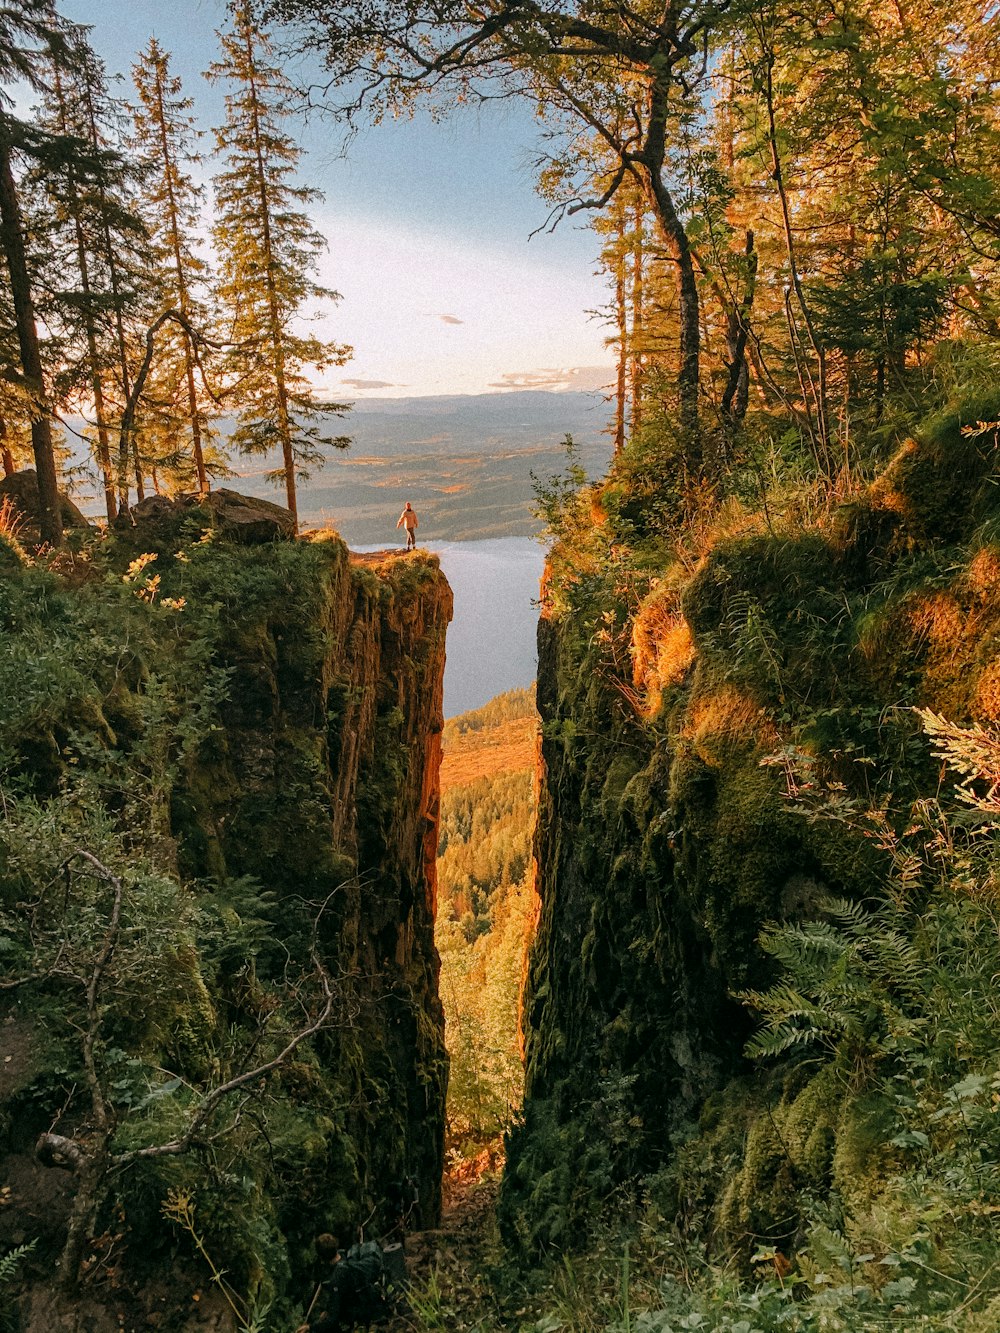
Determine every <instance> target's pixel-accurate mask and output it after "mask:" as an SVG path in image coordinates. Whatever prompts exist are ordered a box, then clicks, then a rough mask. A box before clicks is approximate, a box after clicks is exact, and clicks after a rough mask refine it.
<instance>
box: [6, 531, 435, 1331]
mask: <svg viewBox="0 0 1000 1333" xmlns="http://www.w3.org/2000/svg"><path fill="white" fill-rule="evenodd" d="M190 518H191V515H190V513H189V512H187V513H185V514H182V515H178V514H177V513H176V512H174V511H173V510H171V511H170V512H168V513H166V514H165V516H164V519H163V525H162V527H161V529H160V530H159V536H158V537H157V542H160V541H161V539H162V543H161V545H160V547H159V549H158V553H157V552H156V551H153V552H152V554H153V555H154V556H155V559H153V560H152V561H150V562H147V563H146V565H145V567H144V569H142V570H141V571H138V573H137V572H134V571H131V570H130V566H131V565H132V562H133V561H134V560H135V558H136V548H135V546H134V545H133V542H132V538H133V537H134V532H133V531H132V530H130V531H129V534H128V536H127V537H126V539H125V540H122V541H120V540H119V539H117V538H116V537H115V536H114V535H112V536H111V537H110V538H108V539H106V540H105V541H103V542H102V543H101V550H100V554H99V559H100V561H101V562H103V565H104V570H105V574H106V577H105V578H103V579H100V580H98V579H95V580H93V581H92V582H90V583H87V584H84V585H83V586H82V587H73V586H69V585H67V584H65V583H63V582H62V581H60V579H59V578H58V577H56V576H54V575H53V574H51V573H49V572H47V571H45V570H40V569H34V568H31V569H26V570H25V571H24V572H23V575H22V576H20V577H19V578H18V579H17V580H16V582H15V581H14V580H11V579H0V632H3V633H4V634H5V635H6V636H7V637H6V640H5V645H6V647H7V649H8V657H7V659H5V661H4V662H3V663H0V666H2V667H3V669H4V673H5V674H4V682H5V692H6V694H7V707H6V709H5V712H4V715H3V717H2V718H0V751H2V753H3V754H4V755H5V756H7V755H8V754H9V755H11V756H13V761H14V764H15V768H16V775H17V776H18V778H19V780H23V781H24V782H28V780H29V778H28V775H29V774H30V782H31V786H30V788H29V790H30V791H31V793H32V795H33V796H34V797H35V799H37V800H38V801H46V800H49V799H52V798H53V797H54V796H55V795H56V794H57V793H58V792H59V790H60V785H61V784H62V783H64V782H65V781H66V779H67V776H68V775H72V776H77V775H81V774H82V775H83V776H84V777H85V778H86V777H90V776H92V777H93V782H92V785H90V786H85V790H86V792H87V794H88V797H89V798H90V799H96V797H94V795H93V793H95V792H98V793H99V792H100V791H102V790H103V788H102V786H101V785H100V784H101V783H102V782H103V781H104V779H105V777H106V775H107V774H108V773H110V772H114V773H116V774H119V775H120V774H121V773H122V772H126V773H128V772H131V771H133V766H134V771H136V772H142V773H145V771H146V770H145V769H144V768H142V767H141V766H142V765H148V764H149V763H150V752H151V747H152V749H153V751H154V752H155V753H156V754H157V755H159V751H158V750H157V749H156V744H157V737H158V736H159V734H160V732H159V730H158V727H159V726H161V725H165V723H163V721H162V719H163V718H166V719H167V721H168V722H169V725H170V726H171V728H174V730H172V731H171V732H170V733H169V734H170V735H171V736H174V737H175V739H174V740H173V741H171V743H170V747H169V753H168V754H166V755H165V756H164V763H163V777H162V783H163V787H164V790H163V793H162V797H163V799H162V810H160V811H159V815H160V818H161V819H162V823H163V827H162V829H161V830H160V838H161V844H162V847H163V848H164V849H165V850H164V857H165V858H166V859H167V860H169V863H170V866H169V869H170V872H171V875H170V878H171V883H172V884H173V885H174V887H175V889H176V890H177V892H178V893H179V894H181V895H182V896H183V897H184V901H185V903H186V904H189V905H190V907H191V911H192V920H193V921H196V922H197V923H198V924H197V925H192V926H191V928H190V930H189V931H187V933H185V934H184V935H183V938H181V939H179V940H178V941H176V942H175V944H174V945H173V946H172V951H171V952H169V954H168V953H167V952H166V951H161V952H160V954H159V955H158V957H157V963H158V967H159V968H160V972H159V973H158V976H161V975H162V977H165V978H167V980H165V981H162V983H161V984H159V985H158V988H157V990H156V993H155V994H154V993H150V994H146V993H143V994H142V995H140V996H138V998H137V1001H136V1005H135V1011H134V1012H130V1013H128V1014H127V1016H126V1017H125V1018H124V1019H121V1020H118V1019H116V1026H115V1028H114V1030H113V1031H112V1030H110V1029H109V1031H108V1032H107V1033H106V1034H105V1035H106V1037H107V1046H108V1047H109V1048H113V1050H114V1051H115V1057H114V1058H115V1059H117V1060H119V1061H120V1062H121V1064H122V1067H123V1069H124V1070H125V1074H126V1075H127V1076H128V1077H131V1074H130V1073H129V1071H130V1070H133V1069H134V1068H139V1067H140V1066H141V1067H142V1069H143V1070H145V1069H147V1068H151V1069H153V1070H154V1071H159V1072H162V1071H163V1070H164V1069H168V1070H171V1071H176V1075H177V1081H178V1085H180V1086H179V1087H178V1088H177V1089H176V1093H171V1095H164V1096H162V1097H160V1096H157V1097H156V1098H152V1099H151V1100H150V1103H149V1106H148V1109H143V1111H142V1114H141V1115H132V1116H131V1117H129V1116H128V1115H123V1124H122V1128H121V1129H120V1131H119V1132H120V1135H121V1143H120V1146H121V1147H125V1148H127V1147H129V1146H135V1144H136V1143H137V1142H138V1140H136V1139H134V1137H131V1138H130V1137H129V1136H135V1135H140V1134H143V1133H148V1134H150V1135H153V1136H154V1137H155V1136H156V1135H157V1134H159V1135H160V1137H161V1138H164V1139H166V1138H169V1137H171V1136H172V1135H173V1134H176V1133H177V1132H178V1126H179V1125H180V1123H181V1117H182V1110H183V1107H182V1101H183V1099H184V1097H185V1096H186V1095H187V1092H188V1086H187V1083H186V1082H185V1080H187V1081H188V1082H189V1083H190V1084H192V1085H196V1086H198V1085H205V1084H210V1083H211V1080H212V1078H213V1077H214V1076H215V1074H216V1073H217V1068H218V1063H219V1062H220V1061H224V1060H225V1059H226V1058H228V1053H229V1051H230V1048H231V1047H233V1046H235V1047H236V1048H237V1049H238V1048H239V1046H240V1043H241V1042H243V1041H249V1040H250V1038H251V1037H252V1035H253V1032H254V1031H255V1030H256V1027H257V1025H258V1024H262V1023H264V1022H266V1021H267V1020H268V1019H269V1018H270V1019H271V1021H274V1018H273V1015H274V1012H275V1007H277V1008H278V1009H280V1008H281V1004H282V1003H283V1001H282V1000H281V998H280V997H282V996H284V995H286V992H287V987H286V986H285V984H284V983H285V979H286V978H288V977H291V978H292V979H294V978H295V977H297V976H299V975H303V976H307V977H311V976H312V965H311V950H312V948H313V947H314V943H315V947H316V948H317V950H318V952H319V955H320V956H321V958H322V960H323V963H324V966H325V968H326V971H327V973H328V975H329V976H330V977H331V978H332V979H333V985H334V987H335V990H336V994H337V1013H336V1018H335V1021H334V1023H333V1024H332V1025H331V1026H330V1028H329V1029H328V1030H326V1031H324V1032H322V1033H319V1034H317V1035H316V1036H315V1037H314V1038H312V1039H311V1040H310V1041H309V1042H308V1043H305V1044H304V1045H303V1046H302V1047H300V1048H299V1049H298V1050H297V1051H296V1053H295V1057H294V1059H293V1060H291V1061H290V1062H289V1063H288V1064H287V1065H286V1066H284V1067H283V1068H281V1069H280V1070H278V1071H276V1072H275V1074H274V1075H273V1076H272V1078H271V1079H270V1080H262V1081H261V1083H260V1085H259V1086H255V1087H254V1089H253V1098H252V1099H251V1103H250V1104H248V1107H247V1109H246V1114H245V1115H244V1116H243V1117H242V1119H241V1121H240V1126H241V1128H240V1133H241V1134H244V1135H245V1141H246V1144H247V1151H246V1154H245V1157H243V1158H242V1159H241V1160H239V1161H238V1163H237V1167H238V1169H236V1167H234V1166H233V1163H232V1162H228V1163H226V1164H225V1165H219V1166H218V1167H217V1166H216V1163H217V1162H222V1159H223V1155H224V1154H223V1153H222V1147H221V1146H220V1147H219V1148H218V1156H217V1155H216V1148H215V1147H213V1150H212V1167H211V1169H210V1170H207V1169H206V1167H205V1159H204V1158H203V1157H199V1156H195V1155H188V1156H186V1157H184V1158H178V1159H173V1158H163V1159H162V1160H154V1161H151V1162H149V1163H146V1164H144V1165H143V1166H142V1168H141V1169H139V1170H136V1171H135V1172H131V1173H129V1174H128V1179H127V1181H126V1182H125V1183H124V1184H123V1186H122V1188H121V1190H120V1192H119V1197H118V1199H117V1200H116V1206H119V1205H120V1208H121V1215H120V1216H118V1215H116V1217H115V1218H114V1219H113V1220H114V1225H115V1227H116V1228H117V1227H118V1226H119V1225H120V1224H121V1222H122V1219H124V1229H125V1231H126V1238H125V1241H124V1242H123V1259H122V1263H123V1265H124V1269H123V1271H124V1270H128V1272H130V1273H131V1272H138V1271H139V1270H140V1269H141V1271H142V1272H149V1273H153V1274H156V1273H160V1274H161V1275H162V1274H164V1273H168V1272H169V1271H170V1270H171V1264H172V1262H173V1259H172V1255H171V1248H172V1246H174V1243H175V1240H176V1237H175V1236H174V1235H173V1233H172V1232H171V1229H170V1228H169V1227H168V1226H167V1225H166V1224H165V1222H164V1219H163V1216H162V1213H161V1206H162V1204H163V1201H164V1198H165V1196H166V1193H167V1190H168V1189H170V1188H172V1187H175V1188H185V1189H192V1190H194V1191H195V1192H196V1195H197V1201H198V1203H197V1206H198V1225H199V1228H200V1229H201V1231H202V1232H203V1233H204V1234H206V1235H207V1236H208V1238H209V1241H210V1246H209V1248H210V1249H211V1250H212V1251H213V1253H217V1254H219V1255H220V1256H224V1258H225V1264H226V1267H227V1270H228V1271H229V1272H230V1274H231V1275H232V1276H231V1280H232V1281H233V1282H234V1283H235V1284H236V1285H237V1286H238V1287H241V1288H242V1289H243V1290H247V1291H254V1290H257V1291H259V1293H260V1295H261V1297H262V1298H264V1299H269V1300H270V1299H273V1300H274V1302H275V1309H281V1310H288V1309H290V1308H291V1306H293V1305H294V1304H295V1302H296V1301H299V1304H300V1305H301V1304H302V1302H301V1300H300V1297H301V1294H302V1291H303V1290H304V1288H305V1285H306V1284H307V1283H308V1279H309V1277H310V1273H311V1265H312V1263H313V1260H314V1255H313V1253H312V1249H311V1244H312V1239H313V1238H314V1237H315V1235H316V1234H317V1233H319V1232H321V1231H330V1230H332V1231H336V1232H338V1233H339V1234H342V1235H345V1236H346V1235H348V1234H349V1233H350V1231H351V1229H352V1228H355V1227H357V1226H359V1225H360V1224H362V1223H364V1222H366V1221H368V1222H369V1224H370V1226H371V1227H372V1229H373V1230H374V1231H375V1232H376V1233H381V1232H382V1231H385V1230H387V1229H388V1227H389V1226H390V1224H391V1223H392V1221H393V1220H394V1219H393V1215H392V1209H393V1206H394V1205H393V1203H392V1196H393V1189H394V1186H396V1183H397V1182H399V1181H400V1180H402V1179H404V1178H405V1177H409V1178H411V1179H412V1180H413V1181H414V1182H415V1184H416V1187H417V1190H418V1192H419V1196H420V1204H419V1209H418V1213H419V1216H418V1218H417V1219H416V1221H417V1224H420V1223H422V1224H424V1225H433V1224H434V1223H435V1222H436V1220H437V1216H438V1213H439V1208H440V1187H441V1174H442V1166H443V1152H444V1142H443V1141H444V1097H445V1089H446V1085H447V1073H448V1068H447V1054H446V1051H445V1046H444V1032H443V1014H442V1010H441V1005H440V1001H439V998H438V994H437V976H438V959H437V954H436V952H435V949H434V943H433V905H434V900H435V855H434V853H435V850H436V836H437V828H436V818H437V796H438V777H437V774H438V765H439V762H440V735H441V729H442V726H443V718H442V682H443V670H444V644H445V632H446V628H447V624H448V621H449V620H450V616H451V593H450V590H449V588H448V585H447V583H446V582H445V580H444V578H443V577H442V576H441V573H440V570H439V568H438V565H437V561H436V560H435V559H433V558H430V557H426V558H423V559H419V560H418V559H414V558H411V559H410V560H408V561H407V562H406V563H407V565H408V566H410V567H409V568H407V569H406V570H405V571H401V570H399V569H398V568H397V564H398V563H402V562H397V563H396V564H394V563H392V562H389V563H387V564H386V567H385V568H384V569H382V568H380V569H378V570H375V571H373V570H371V569H369V568H366V567H358V566H355V565H354V563H353V562H352V560H351V558H350V556H349V554H348V552H347V550H346V548H345V547H344V546H343V544H342V543H341V542H340V541H339V540H326V541H322V542H306V541H301V542H299V541H296V542H292V541H280V542H270V543H266V544H257V545H243V544H237V543H230V542H228V541H223V540H219V539H218V538H209V539H208V540H205V539H204V531H203V530H202V529H201V528H200V527H199V526H198V523H197V522H196V523H195V524H194V525H193V526H192V524H191V522H190ZM171 542H173V543H174V544H173V545H172V544H171ZM139 545H140V546H143V547H145V546H146V543H145V540H140V542H139ZM147 549H148V548H147ZM139 553H140V554H141V553H142V552H141V551H140V552H139ZM96 559H98V557H96V556H95V560H96ZM154 578H155V579H156V580H157V582H155V583H152V582H150V581H149V580H151V579H154ZM123 642H127V644H128V652H127V654H126V653H124V652H123V649H122V644H123ZM18 654H20V656H18ZM22 658H23V659H24V660H27V661H30V663H31V669H30V670H24V669H23V668H21V666H20V663H21V661H22ZM158 709H159V710H161V712H158V711H157V710H158ZM116 790H117V789H116ZM120 800H121V797H120V796H119V802H120ZM117 813H118V811H117V809H116V810H114V811H111V812H110V813H109V818H112V819H113V818H114V816H115V815H116V814H117ZM174 870H176V875H173V873H172V872H173V871H174ZM4 873H5V872H4V867H3V866H2V865H0V894H2V893H9V894H10V895H11V901H14V897H13V895H15V894H16V893H17V892H18V885H17V884H16V883H14V882H10V883H8V882H7V880H5V878H4ZM164 873H165V874H166V873H167V872H166V871H165V872H164ZM177 878H179V879H180V880H181V881H183V886H182V887H178V886H177V884H176V879H177ZM317 921H318V924H317ZM139 989H140V987H139V986H138V984H137V986H136V990H137V992H138V990H139ZM25 993H26V992H23V991H21V992H18V994H17V995H16V996H15V997H14V1000H13V1001H11V1000H10V999H9V998H8V1000H7V1001H5V1004H6V1005H8V1007H9V1006H10V1004H11V1003H13V1004H14V1005H15V1006H16V1005H17V1004H18V1003H22V1002H23V1001H22V999H21V997H22V996H23V995H24V994H25ZM46 1003H49V1000H48V999H47V998H46V996H45V995H44V993H43V994H42V995H41V998H40V999H39V1005H40V1009H39V1013H40V1015H41V1016H42V1017H44V1007H45V1004H46ZM303 1004H304V1005H306V1006H307V1005H308V999H306V1000H304V1001H303ZM289 1010H290V1012H289V1013H288V1014H286V1013H285V1012H284V1010H282V1011H281V1013H280V1019H279V1021H281V1022H282V1023H284V1022H293V1021H295V1020H296V1019H297V1018H298V1011H297V1010H296V1011H295V1012H294V1013H292V1012H291V1005H289ZM304 1011H305V1010H304ZM5 1012H6V1010H5ZM2 1017H3V1015H2V1014H0V1018H2ZM220 1052H222V1054H221V1055H220ZM76 1058H77V1061H78V1055H77V1057H76ZM213 1061H215V1062H216V1064H215V1065H214V1066H213ZM74 1067H75V1066H74V1065H73V1056H72V1053H70V1054H67V1052H65V1051H62V1050H55V1049H53V1050H52V1051H49V1050H48V1049H47V1048H43V1047H42V1046H41V1045H40V1046H39V1067H38V1068H37V1069H34V1068H33V1069H32V1070H31V1071H30V1077H27V1076H26V1078H25V1080H24V1081H23V1084H22V1083H18V1084H17V1085H16V1086H14V1084H13V1083H11V1085H10V1087H9V1088H8V1089H7V1090H6V1091H7V1092H9V1094H10V1095H9V1096H5V1091H4V1090H3V1089H0V1128H5V1127H7V1126H8V1125H9V1126H11V1127H12V1126H14V1125H17V1126H19V1130H18V1133H19V1134H20V1135H21V1137H20V1138H18V1140H17V1143H16V1144H15V1145H14V1148H15V1149H16V1150H17V1151H18V1152H22V1151H23V1152H27V1153H29V1154H30V1148H31V1142H32V1135H37V1133H39V1132H41V1130H42V1129H43V1128H46V1127H47V1126H48V1125H50V1124H51V1123H52V1122H53V1117H54V1116H56V1115H58V1114H62V1113H63V1112H62V1111H61V1110H60V1108H61V1107H62V1106H63V1104H64V1102H65V1101H66V1088H65V1087H63V1086H62V1083H61V1081H60V1080H61V1079H62V1078H63V1075H62V1074H61V1073H60V1072H59V1071H61V1070H65V1069H67V1068H69V1069H72V1068H74ZM136 1077H138V1075H137V1076H136ZM80 1083H81V1086H84V1084H83V1081H82V1079H81V1080H80ZM146 1091H147V1089H145V1088H143V1089H142V1090H141V1092H136V1093H134V1094H133V1093H132V1092H128V1093H127V1095H128V1096H129V1097H131V1098H132V1103H130V1104H138V1103H141V1101H142V1096H143V1095H145V1092H146ZM257 1099H259V1102H260V1105H259V1107H258V1105H257ZM258 1111H259V1115H258ZM247 1116H250V1117H256V1119H254V1121H253V1123H254V1125H255V1128H254V1129H253V1130H249V1129H248V1128H247V1126H248V1125H249V1123H250V1121H249V1120H248V1119H247ZM222 1139H225V1135H223V1136H222ZM225 1142H226V1143H228V1140H226V1141H225ZM220 1143H222V1140H221V1139H220ZM7 1146H10V1144H9V1143H8V1145H7ZM223 1146H224V1145H223ZM49 1174H50V1175H53V1174H62V1173H51V1172H50V1173H49ZM5 1216H6V1214H5ZM60 1216H62V1215H60ZM63 1220H64V1219H63ZM107 1220H109V1222H110V1220H111V1219H110V1218H109V1219H107ZM2 1221H3V1219H0V1222H2ZM0 1239H4V1237H0ZM5 1243H6V1242H5ZM0 1248H3V1246H0ZM51 1257H52V1259H53V1261H54V1257H55V1256H54V1254H53V1255H52V1256H51ZM307 1301H308V1294H307V1296H306V1302H307ZM283 1302H284V1304H282V1303H283Z"/></svg>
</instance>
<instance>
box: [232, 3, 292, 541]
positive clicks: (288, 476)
mask: <svg viewBox="0 0 1000 1333" xmlns="http://www.w3.org/2000/svg"><path fill="white" fill-rule="evenodd" d="M244 17H245V16H244ZM244 37H245V40H246V48H247V68H248V70H249V71H250V74H249V78H248V84H249V87H250V94H251V99H252V106H253V116H252V125H251V129H252V132H253V143H254V155H255V158H256V167H257V192H258V198H259V201H260V224H261V233H262V238H263V247H264V259H265V262H266V266H267V299H268V316H269V322H270V334H271V350H272V353H273V356H274V363H273V370H274V387H275V396H276V397H277V400H278V404H277V405H278V434H279V436H280V438H281V460H282V470H283V472H284V476H285V498H286V503H287V505H288V509H289V512H290V513H291V515H292V522H293V524H294V529H293V530H294V532H295V533H296V535H298V531H299V509H298V502H297V497H296V494H295V451H294V448H293V446H292V420H291V412H290V411H289V407H288V388H287V384H286V382H285V348H284V343H283V340H282V333H283V329H282V324H281V312H280V309H279V305H278V293H277V291H276V289H275V285H274V252H273V248H272V244H271V201H270V199H269V197H268V190H267V173H266V171H265V168H264V150H263V147H262V144H261V130H260V121H259V119H258V115H257V105H258V100H257V84H256V80H255V78H254V71H255V69H256V65H255V62H254V50H253V33H252V30H251V28H250V25H249V22H246V23H245V24H244Z"/></svg>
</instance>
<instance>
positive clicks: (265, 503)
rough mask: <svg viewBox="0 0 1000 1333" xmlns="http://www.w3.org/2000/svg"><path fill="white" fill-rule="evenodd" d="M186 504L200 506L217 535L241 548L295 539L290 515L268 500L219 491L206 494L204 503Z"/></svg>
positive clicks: (280, 506) (191, 501)
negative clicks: (209, 512) (208, 511)
mask: <svg viewBox="0 0 1000 1333" xmlns="http://www.w3.org/2000/svg"><path fill="white" fill-rule="evenodd" d="M182 503H183V502H182ZM188 503H191V504H201V505H202V506H203V507H204V508H207V509H209V510H210V511H211V513H212V517H213V520H214V526H215V527H216V528H217V529H218V531H219V534H220V535H221V536H222V537H227V538H229V540H230V541H234V542H239V543H240V544H241V545H244V546H259V545H261V544H262V543H264V542H273V541H283V540H287V539H288V538H291V537H294V536H295V520H294V519H293V518H292V515H291V511H290V510H288V509H285V507H284V506H283V505H278V504H274V503H273V502H272V501H271V500H260V499H258V498H257V497H256V496H253V495H240V493H239V492H238V491H230V490H227V489H226V488H225V487H222V488H221V489H219V490H217V491H210V492H209V494H208V495H207V496H206V497H205V498H204V499H201V498H194V497H192V499H191V500H189V501H188Z"/></svg>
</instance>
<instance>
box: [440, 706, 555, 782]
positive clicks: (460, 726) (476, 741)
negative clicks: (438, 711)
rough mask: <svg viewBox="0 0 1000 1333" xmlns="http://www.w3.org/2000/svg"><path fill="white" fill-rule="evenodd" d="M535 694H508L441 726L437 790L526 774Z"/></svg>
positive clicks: (531, 764)
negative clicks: (442, 729)
mask: <svg viewBox="0 0 1000 1333" xmlns="http://www.w3.org/2000/svg"><path fill="white" fill-rule="evenodd" d="M537 733H538V717H537V715H536V713H535V691H534V690H533V689H530V690H508V691H507V692H506V693H505V694H500V695H497V697H496V698H495V699H491V700H490V702H489V703H488V704H486V705H485V706H484V707H483V708H477V709H475V710H473V711H472V712H471V713H462V714H460V715H459V716H458V717H454V718H451V720H450V721H448V722H446V723H445V726H444V738H443V740H444V758H443V760H442V763H441V788H442V791H444V792H448V791H449V790H450V789H451V788H452V787H457V786H462V785H465V784H468V783H471V782H475V781H476V780H477V779H479V778H493V777H498V776H499V775H501V774H509V773H521V772H526V771H528V770H530V769H532V768H533V767H534V764H535V740H536V736H537Z"/></svg>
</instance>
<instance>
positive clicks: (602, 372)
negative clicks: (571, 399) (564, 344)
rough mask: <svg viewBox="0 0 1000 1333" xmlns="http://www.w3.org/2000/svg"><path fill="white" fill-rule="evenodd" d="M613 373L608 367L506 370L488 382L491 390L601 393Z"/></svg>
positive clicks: (609, 382) (609, 381) (606, 387)
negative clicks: (497, 377) (496, 378)
mask: <svg viewBox="0 0 1000 1333" xmlns="http://www.w3.org/2000/svg"><path fill="white" fill-rule="evenodd" d="M613 375H614V372H613V370H612V368H611V367H610V366H571V367H569V368H568V369H565V370H508V371H506V372H505V373H504V374H503V375H501V376H500V378H499V379H498V380H493V381H492V382H491V383H490V384H489V386H488V387H489V388H491V389H548V390H550V391H551V392H553V393H569V392H571V391H576V392H581V391H582V392H586V393H603V392H604V391H605V390H606V389H608V388H609V387H610V384H611V380H612V378H613Z"/></svg>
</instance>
